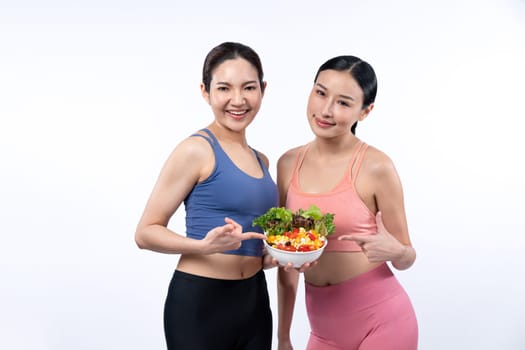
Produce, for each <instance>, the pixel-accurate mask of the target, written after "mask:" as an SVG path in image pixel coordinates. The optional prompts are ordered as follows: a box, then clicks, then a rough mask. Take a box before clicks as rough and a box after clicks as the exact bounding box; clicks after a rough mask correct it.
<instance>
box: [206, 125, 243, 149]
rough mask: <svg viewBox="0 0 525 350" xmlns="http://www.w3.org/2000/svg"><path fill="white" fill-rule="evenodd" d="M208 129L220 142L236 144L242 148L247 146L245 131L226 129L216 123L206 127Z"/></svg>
mask: <svg viewBox="0 0 525 350" xmlns="http://www.w3.org/2000/svg"><path fill="white" fill-rule="evenodd" d="M208 129H209V130H210V131H211V132H212V133H213V135H215V137H216V138H217V139H218V140H219V141H221V142H224V143H237V144H241V145H243V146H247V145H248V142H247V141H246V129H242V130H241V131H235V130H231V129H228V128H226V127H224V126H223V125H221V124H218V123H216V122H213V123H211V124H210V125H208Z"/></svg>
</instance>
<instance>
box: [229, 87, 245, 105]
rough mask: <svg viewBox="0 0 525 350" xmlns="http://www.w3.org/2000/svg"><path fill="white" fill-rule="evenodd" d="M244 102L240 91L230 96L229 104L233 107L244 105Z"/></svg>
mask: <svg viewBox="0 0 525 350" xmlns="http://www.w3.org/2000/svg"><path fill="white" fill-rule="evenodd" d="M244 101H245V99H244V94H243V91H242V90H235V91H234V92H233V95H232V98H231V103H232V104H233V105H236V106H238V105H242V104H244Z"/></svg>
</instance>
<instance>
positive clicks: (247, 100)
mask: <svg viewBox="0 0 525 350" xmlns="http://www.w3.org/2000/svg"><path fill="white" fill-rule="evenodd" d="M264 86H266V83H264V84H263V87H264ZM201 92H202V96H203V97H204V99H205V100H206V101H207V102H208V104H209V105H210V106H211V109H212V111H213V114H214V115H215V121H216V122H217V123H218V124H219V125H221V126H223V127H225V128H227V129H229V130H233V131H243V130H244V129H245V128H246V127H247V126H248V125H249V124H250V123H251V122H252V121H253V119H254V118H255V115H256V114H257V112H258V111H259V108H260V107H261V102H262V98H263V93H264V92H263V90H262V89H261V85H260V83H259V78H258V72H257V69H256V68H255V67H254V66H253V65H252V64H251V63H250V62H248V61H247V60H245V59H244V58H240V57H238V58H235V59H229V60H226V61H224V62H222V63H221V64H220V65H218V66H217V67H216V68H215V69H214V70H213V72H212V78H211V82H210V88H209V92H207V91H206V89H205V86H204V84H201Z"/></svg>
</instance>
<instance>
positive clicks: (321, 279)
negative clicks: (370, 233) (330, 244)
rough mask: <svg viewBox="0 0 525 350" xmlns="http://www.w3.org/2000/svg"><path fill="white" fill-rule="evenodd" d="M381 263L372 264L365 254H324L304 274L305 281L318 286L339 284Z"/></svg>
mask: <svg viewBox="0 0 525 350" xmlns="http://www.w3.org/2000/svg"><path fill="white" fill-rule="evenodd" d="M380 264H381V263H371V262H369V261H368V258H367V257H366V255H365V254H363V252H324V253H323V255H322V256H321V258H319V262H318V263H317V265H315V266H314V267H312V268H310V269H309V270H307V271H305V272H304V280H305V282H307V283H310V284H313V285H316V286H329V285H332V284H338V283H341V282H344V281H347V280H349V279H352V278H354V277H357V276H359V275H361V274H362V273H365V272H367V271H370V270H372V269H374V268H375V267H377V266H379V265H380Z"/></svg>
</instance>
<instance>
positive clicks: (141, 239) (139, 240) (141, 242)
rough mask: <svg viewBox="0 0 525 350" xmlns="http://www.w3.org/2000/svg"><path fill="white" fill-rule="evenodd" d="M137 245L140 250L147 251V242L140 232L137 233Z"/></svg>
mask: <svg viewBox="0 0 525 350" xmlns="http://www.w3.org/2000/svg"><path fill="white" fill-rule="evenodd" d="M135 244H136V245H137V247H138V248H140V249H146V248H147V246H146V242H145V241H144V237H143V236H142V235H141V233H140V232H139V231H137V232H135Z"/></svg>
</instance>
